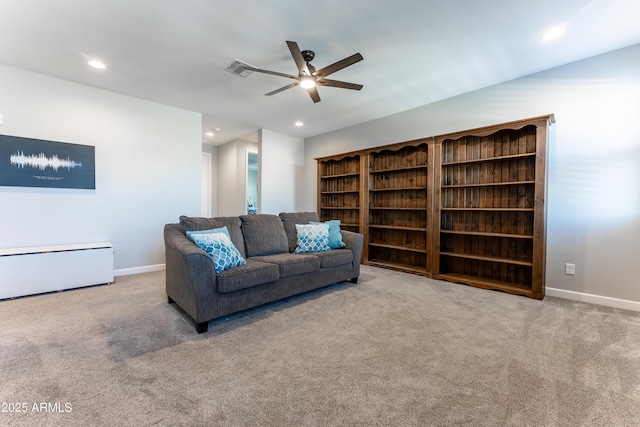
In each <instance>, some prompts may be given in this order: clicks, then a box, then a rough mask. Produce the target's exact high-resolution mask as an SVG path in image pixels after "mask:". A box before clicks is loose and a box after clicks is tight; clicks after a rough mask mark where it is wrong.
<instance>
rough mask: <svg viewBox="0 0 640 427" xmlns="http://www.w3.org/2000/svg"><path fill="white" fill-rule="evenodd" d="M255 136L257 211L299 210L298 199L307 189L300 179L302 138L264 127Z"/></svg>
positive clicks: (301, 178) (302, 163)
mask: <svg viewBox="0 0 640 427" xmlns="http://www.w3.org/2000/svg"><path fill="white" fill-rule="evenodd" d="M258 138H259V139H258V145H259V148H258V173H259V174H260V180H259V181H260V183H259V184H260V188H259V189H258V193H259V198H260V202H259V206H260V212H261V213H266V214H274V215H277V214H279V213H280V212H296V211H298V209H297V201H298V200H300V198H301V196H302V194H304V192H305V190H306V191H308V188H307V187H305V185H304V182H303V177H304V167H305V165H304V140H303V139H301V138H296V137H293V136H290V135H285V134H282V133H278V132H273V131H270V130H266V129H261V130H260V133H259V136H258Z"/></svg>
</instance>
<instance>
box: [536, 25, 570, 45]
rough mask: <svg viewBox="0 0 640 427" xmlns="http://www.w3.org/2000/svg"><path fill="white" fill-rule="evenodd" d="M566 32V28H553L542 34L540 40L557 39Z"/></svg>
mask: <svg viewBox="0 0 640 427" xmlns="http://www.w3.org/2000/svg"><path fill="white" fill-rule="evenodd" d="M564 33H565V29H564V28H560V27H559V28H553V29H551V30H549V31H547V32H546V33H544V34H543V35H542V36H540V40H542V41H543V42H549V41H551V40H555V39H558V38H560V37H562V35H563V34H564Z"/></svg>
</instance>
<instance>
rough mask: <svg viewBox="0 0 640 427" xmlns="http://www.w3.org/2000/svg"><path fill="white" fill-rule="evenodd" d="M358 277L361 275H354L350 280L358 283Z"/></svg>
mask: <svg viewBox="0 0 640 427" xmlns="http://www.w3.org/2000/svg"><path fill="white" fill-rule="evenodd" d="M358 277H359V276H356V277H352V278H351V280H350V282H351V283H358Z"/></svg>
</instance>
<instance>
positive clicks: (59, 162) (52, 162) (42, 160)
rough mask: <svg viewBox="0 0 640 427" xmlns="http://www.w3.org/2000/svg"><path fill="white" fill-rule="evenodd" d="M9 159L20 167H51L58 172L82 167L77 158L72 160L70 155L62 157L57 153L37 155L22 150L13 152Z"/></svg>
mask: <svg viewBox="0 0 640 427" xmlns="http://www.w3.org/2000/svg"><path fill="white" fill-rule="evenodd" d="M9 160H10V161H11V164H12V165H14V166H16V167H18V168H20V169H22V168H26V167H32V168H37V169H40V170H41V171H44V170H47V168H51V169H53V170H54V171H56V172H57V171H58V169H66V170H67V171H70V170H71V169H75V168H81V167H82V162H76V161H75V160H71V159H70V158H69V157H67V158H66V159H61V158H59V157H58V156H56V155H55V154H54V155H53V156H51V157H47V156H45V155H44V153H40V154H37V155H32V154H30V155H25V154H24V153H23V152H22V151H19V152H17V153H15V154H12V155H11V156H10V158H9Z"/></svg>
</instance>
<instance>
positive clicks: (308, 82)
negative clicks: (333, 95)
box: [300, 76, 316, 89]
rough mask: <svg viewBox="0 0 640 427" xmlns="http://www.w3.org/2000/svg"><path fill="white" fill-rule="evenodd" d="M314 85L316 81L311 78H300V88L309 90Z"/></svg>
mask: <svg viewBox="0 0 640 427" xmlns="http://www.w3.org/2000/svg"><path fill="white" fill-rule="evenodd" d="M315 85H316V81H315V80H314V79H313V78H312V77H308V76H307V77H302V78H300V86H302V87H303V88H305V89H311V88H312V87H314V86H315Z"/></svg>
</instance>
